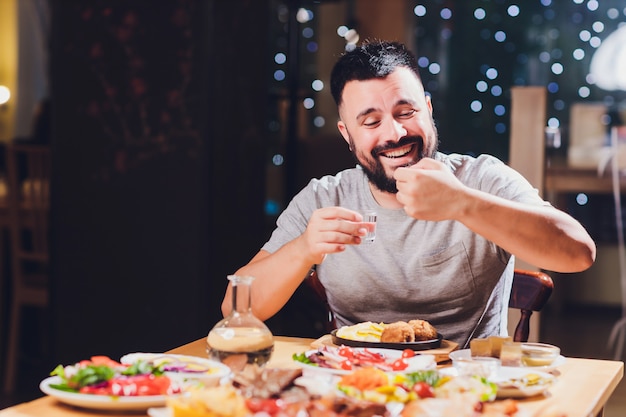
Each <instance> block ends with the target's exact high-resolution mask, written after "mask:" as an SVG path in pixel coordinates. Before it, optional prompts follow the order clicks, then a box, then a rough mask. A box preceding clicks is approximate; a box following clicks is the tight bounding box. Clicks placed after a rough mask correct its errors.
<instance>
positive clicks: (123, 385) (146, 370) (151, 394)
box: [39, 354, 230, 410]
mask: <svg viewBox="0 0 626 417" xmlns="http://www.w3.org/2000/svg"><path fill="white" fill-rule="evenodd" d="M142 355H143V354H142ZM159 355H162V354H159ZM155 357H156V356H155ZM185 359H186V358H185ZM197 359H198V362H196V361H195V360H194V361H192V360H191V359H189V360H188V361H187V362H186V365H183V364H182V362H183V361H182V358H180V357H175V358H170V359H169V360H168V361H164V362H161V363H159V362H158V361H153V360H151V359H150V358H149V357H143V356H141V355H136V356H126V357H125V361H124V362H125V363H122V362H121V361H119V362H118V361H115V360H113V359H111V358H109V357H107V356H92V357H91V358H90V359H87V360H82V361H80V362H77V363H74V364H72V365H67V366H63V365H58V366H57V367H56V368H55V369H54V370H53V371H52V372H51V373H50V376H49V377H48V378H46V379H44V380H43V381H41V383H40V384H39V388H40V389H41V391H42V392H43V393H45V394H47V395H49V396H51V397H54V398H56V399H57V400H59V401H61V402H63V403H65V404H69V405H73V406H77V407H83V408H91V409H99V410H146V409H148V408H150V407H158V406H163V405H164V404H165V401H166V398H167V397H168V396H175V395H178V394H180V393H181V392H182V390H183V388H184V387H185V386H187V385H192V384H193V385H198V386H213V385H217V384H218V383H219V381H220V379H221V378H222V377H224V376H226V375H228V373H229V372H230V370H229V369H228V368H227V367H225V366H224V365H222V364H221V363H219V362H214V361H209V360H208V359H203V358H197ZM209 362H210V363H209ZM174 363H175V364H176V365H175V366H176V367H177V369H174V368H173V365H172V364H174ZM192 363H193V365H192ZM200 365H202V371H200V368H198V366H200ZM190 374H196V375H198V376H199V378H197V379H192V377H191V376H190ZM209 375H210V377H209Z"/></svg>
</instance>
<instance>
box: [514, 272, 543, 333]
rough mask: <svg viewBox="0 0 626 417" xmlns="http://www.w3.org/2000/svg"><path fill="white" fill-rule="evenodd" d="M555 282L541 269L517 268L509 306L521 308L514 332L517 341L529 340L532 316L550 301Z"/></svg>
mask: <svg viewBox="0 0 626 417" xmlns="http://www.w3.org/2000/svg"><path fill="white" fill-rule="evenodd" d="M553 289H554V282H553V281H552V278H551V277H550V276H549V275H548V274H546V273H545V272H541V271H527V270H523V269H515V272H514V274H513V285H512V286H511V297H510V299H509V307H510V308H513V309H517V310H520V313H521V316H520V319H519V321H518V322H517V326H516V327H515V332H514V333H513V340H515V341H516V342H527V341H528V334H529V333H530V316H531V315H532V314H533V311H541V309H543V307H544V306H545V305H546V303H547V302H548V299H549V298H550V295H551V294H552V290H553Z"/></svg>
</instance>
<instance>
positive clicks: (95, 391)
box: [78, 384, 113, 395]
mask: <svg viewBox="0 0 626 417" xmlns="http://www.w3.org/2000/svg"><path fill="white" fill-rule="evenodd" d="M78 392H80V393H81V394H91V395H113V394H112V392H111V385H109V384H106V385H103V386H89V385H87V386H85V387H82V388H81V389H80V390H79V391H78Z"/></svg>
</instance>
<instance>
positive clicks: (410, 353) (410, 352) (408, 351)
mask: <svg viewBox="0 0 626 417" xmlns="http://www.w3.org/2000/svg"><path fill="white" fill-rule="evenodd" d="M413 356H415V352H414V351H413V350H411V349H404V350H403V351H402V357H403V358H412V357H413Z"/></svg>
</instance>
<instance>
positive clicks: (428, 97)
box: [425, 95, 433, 116]
mask: <svg viewBox="0 0 626 417" xmlns="http://www.w3.org/2000/svg"><path fill="white" fill-rule="evenodd" d="M425 97H426V106H428V111H430V115H431V116H432V115H433V102H432V100H431V99H430V96H429V95H426V96H425Z"/></svg>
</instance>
